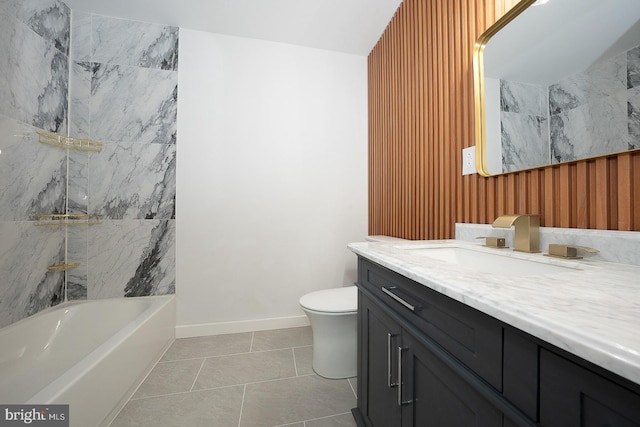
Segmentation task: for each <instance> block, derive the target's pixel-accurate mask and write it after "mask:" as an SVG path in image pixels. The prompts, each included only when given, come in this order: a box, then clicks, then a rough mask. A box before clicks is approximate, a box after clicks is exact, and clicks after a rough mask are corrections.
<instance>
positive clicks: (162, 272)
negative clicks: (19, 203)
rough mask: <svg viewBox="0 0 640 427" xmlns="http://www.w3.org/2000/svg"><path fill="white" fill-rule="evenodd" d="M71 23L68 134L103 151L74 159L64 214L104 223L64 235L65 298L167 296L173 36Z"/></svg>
mask: <svg viewBox="0 0 640 427" xmlns="http://www.w3.org/2000/svg"><path fill="white" fill-rule="evenodd" d="M72 17H73V19H72V34H73V39H72V43H71V78H70V86H71V97H70V98H71V99H70V109H69V117H70V119H69V128H70V133H71V134H73V135H78V136H83V137H88V138H91V139H95V140H98V141H101V142H102V143H103V149H102V151H101V152H99V153H90V154H87V153H74V155H73V156H71V157H70V164H69V169H70V173H69V174H70V180H69V208H70V209H73V210H74V211H78V212H89V213H96V214H101V215H104V218H105V220H104V222H103V224H100V225H97V226H89V227H84V228H83V229H78V230H77V231H75V232H74V234H70V235H69V252H70V254H74V255H75V254H77V256H80V257H82V256H83V255H84V257H85V259H86V261H87V262H86V265H87V268H86V269H77V270H73V271H70V272H69V273H70V274H69V276H68V286H69V289H70V290H72V291H73V292H72V293H71V296H70V298H90V299H93V298H109V297H121V296H142V295H160V294H166V293H173V292H174V289H175V188H176V187H175V166H176V142H177V130H176V129H177V122H176V115H177V91H178V28H177V27H166V26H161V25H155V24H147V23H143V22H136V21H129V20H123V19H115V18H110V17H105V16H100V15H94V14H87V13H82V12H75V11H74V12H73V15H72Z"/></svg>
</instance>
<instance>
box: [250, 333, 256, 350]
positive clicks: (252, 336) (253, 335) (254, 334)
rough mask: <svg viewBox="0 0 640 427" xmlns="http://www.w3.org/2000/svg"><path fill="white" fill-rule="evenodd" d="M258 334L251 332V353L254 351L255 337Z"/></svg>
mask: <svg viewBox="0 0 640 427" xmlns="http://www.w3.org/2000/svg"><path fill="white" fill-rule="evenodd" d="M255 336H256V333H255V332H251V344H249V353H251V352H252V351H253V338H254V337H255Z"/></svg>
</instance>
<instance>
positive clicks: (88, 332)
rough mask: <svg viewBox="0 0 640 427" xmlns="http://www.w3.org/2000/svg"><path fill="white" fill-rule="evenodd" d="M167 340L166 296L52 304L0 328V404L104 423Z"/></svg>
mask: <svg viewBox="0 0 640 427" xmlns="http://www.w3.org/2000/svg"><path fill="white" fill-rule="evenodd" d="M174 339H175V298H174V296H173V295H171V296H159V297H142V298H117V299H106V300H96V301H86V302H70V303H64V304H60V305H58V306H56V307H53V308H51V309H47V310H45V311H42V312H40V313H38V314H36V315H34V316H31V317H28V318H26V319H23V320H21V321H19V322H16V323H14V324H12V325H9V326H7V327H5V328H3V329H0V403H3V404H8V403H19V404H24V403H26V404H49V403H62V404H69V405H70V406H69V418H70V424H71V426H72V427H92V426H106V425H108V424H109V423H110V422H111V421H112V419H113V418H114V417H115V415H116V414H117V413H118V411H119V410H120V409H121V408H122V406H123V405H124V404H125V403H126V401H127V400H128V399H129V397H130V396H131V394H132V393H133V392H134V391H135V389H136V387H137V386H138V385H139V384H140V382H141V381H142V380H143V379H144V377H145V376H146V375H147V374H148V372H149V371H150V370H151V368H152V367H153V366H154V365H155V363H156V362H157V361H158V359H159V358H160V357H161V356H162V354H163V353H164V352H165V350H166V349H167V348H168V347H169V346H170V345H171V343H172V342H173V341H174Z"/></svg>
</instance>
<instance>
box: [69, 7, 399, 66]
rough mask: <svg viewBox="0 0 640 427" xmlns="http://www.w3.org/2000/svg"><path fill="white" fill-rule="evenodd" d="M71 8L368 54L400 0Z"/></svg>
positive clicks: (137, 19)
mask: <svg viewBox="0 0 640 427" xmlns="http://www.w3.org/2000/svg"><path fill="white" fill-rule="evenodd" d="M64 1H65V3H66V4H67V5H68V6H69V7H70V8H71V9H73V10H80V11H84V12H91V13H97V14H100V15H106V16H112V17H116V18H125V19H132V20H135V21H145V22H152V23H158V24H164V25H174V26H179V27H182V28H189V29H193V30H200V31H207V32H211V33H219V34H227V35H232V36H239V37H249V38H255V39H261V40H269V41H275V42H281V43H289V44H295V45H301V46H307V47H313V48H318V49H326V50H333V51H338V52H344V53H350V54H356V55H364V56H367V55H368V54H369V52H371V49H372V48H373V47H374V45H375V44H376V42H377V41H378V39H379V38H380V36H381V35H382V33H383V32H384V30H385V28H386V27H387V24H388V23H389V21H390V20H391V18H392V17H393V14H394V13H395V11H396V9H397V8H398V6H399V5H400V3H401V2H402V1H401V0H64Z"/></svg>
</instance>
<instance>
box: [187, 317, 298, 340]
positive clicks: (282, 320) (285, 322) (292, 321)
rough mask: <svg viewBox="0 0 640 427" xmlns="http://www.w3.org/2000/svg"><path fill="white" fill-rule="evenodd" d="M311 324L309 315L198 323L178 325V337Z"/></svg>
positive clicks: (267, 329)
mask: <svg viewBox="0 0 640 427" xmlns="http://www.w3.org/2000/svg"><path fill="white" fill-rule="evenodd" d="M309 325H310V323H309V319H308V318H307V316H292V317H276V318H271V319H256V320H239V321H233V322H218V323H197V324H193V325H177V326H176V338H191V337H204V336H209V335H223V334H235V333H240V332H253V331H269V330H272V329H283V328H297V327H301V326H309Z"/></svg>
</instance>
